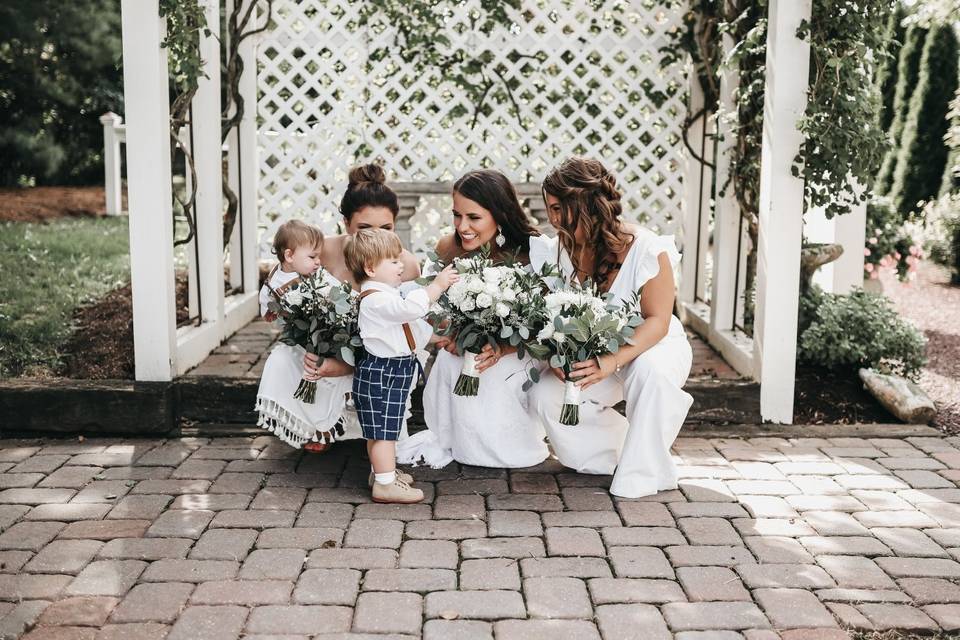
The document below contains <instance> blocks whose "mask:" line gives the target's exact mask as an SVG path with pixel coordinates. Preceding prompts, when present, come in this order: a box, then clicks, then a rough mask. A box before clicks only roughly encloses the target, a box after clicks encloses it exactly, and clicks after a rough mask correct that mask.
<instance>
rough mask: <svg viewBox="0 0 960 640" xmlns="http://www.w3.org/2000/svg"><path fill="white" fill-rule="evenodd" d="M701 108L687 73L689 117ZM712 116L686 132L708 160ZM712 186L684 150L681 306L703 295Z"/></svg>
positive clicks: (699, 93)
mask: <svg viewBox="0 0 960 640" xmlns="http://www.w3.org/2000/svg"><path fill="white" fill-rule="evenodd" d="M702 108H703V90H702V89H701V87H700V82H699V80H698V79H697V77H696V74H695V73H693V72H691V73H690V105H689V107H688V110H689V112H690V113H696V112H698V111H700V110H701V109H702ZM711 117H712V114H710V113H706V114H704V115H702V116H701V117H699V118H697V119H696V120H695V121H694V122H693V123H692V124H691V125H690V129H689V131H688V132H687V135H688V137H689V139H690V144H691V146H693V147H694V149H696V150H697V153H698V154H699V155H700V156H701V157H703V158H705V159H707V160H709V159H710V158H711V157H712V156H713V144H714V143H713V139H711V138H710V137H709V133H710V131H709V127H710V125H709V123H710V122H711ZM712 183H713V169H711V168H710V167H709V166H707V165H706V164H704V163H702V162H700V161H699V160H697V159H696V158H695V157H693V154H691V153H690V152H689V150H686V166H685V168H684V176H683V187H684V199H683V224H682V226H681V241H682V245H683V264H682V265H681V278H680V288H679V297H680V301H681V302H685V303H687V304H693V303H694V302H695V301H696V300H697V298H703V297H704V293H705V287H704V282H705V280H706V278H705V277H704V275H705V274H704V271H705V269H706V264H705V263H706V255H707V249H708V245H709V243H710V238H709V222H710V214H711V209H710V207H711V205H710V200H711V193H710V192H711V185H712Z"/></svg>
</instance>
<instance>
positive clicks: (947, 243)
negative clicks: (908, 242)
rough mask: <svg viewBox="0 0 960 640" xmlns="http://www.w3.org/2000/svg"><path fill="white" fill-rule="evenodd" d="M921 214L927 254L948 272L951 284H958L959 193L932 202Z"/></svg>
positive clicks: (959, 261) (959, 250) (959, 247)
mask: <svg viewBox="0 0 960 640" xmlns="http://www.w3.org/2000/svg"><path fill="white" fill-rule="evenodd" d="M923 213H924V220H925V221H926V229H925V230H924V232H925V236H926V238H925V239H926V242H925V248H926V250H927V254H928V255H929V256H930V258H931V259H932V260H933V261H934V262H936V263H937V264H940V265H943V266H944V267H946V268H947V269H949V270H950V281H951V282H953V283H954V284H960V192H957V193H953V194H950V195H946V196H942V197H941V198H940V199H939V200H934V201H933V202H931V203H929V204H928V205H927V206H926V208H924V210H923Z"/></svg>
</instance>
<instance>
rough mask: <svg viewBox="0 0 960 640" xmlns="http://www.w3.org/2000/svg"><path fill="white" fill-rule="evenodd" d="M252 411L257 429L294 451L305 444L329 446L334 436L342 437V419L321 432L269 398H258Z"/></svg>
mask: <svg viewBox="0 0 960 640" xmlns="http://www.w3.org/2000/svg"><path fill="white" fill-rule="evenodd" d="M254 411H256V412H257V413H258V414H259V418H258V419H257V426H258V427H261V428H263V429H266V430H267V431H269V432H270V433H272V434H273V435H275V436H277V437H278V438H280V439H281V440H283V441H284V442H286V443H287V444H289V445H290V446H291V447H293V448H294V449H299V448H300V447H302V446H303V445H304V444H306V443H307V442H323V443H324V444H330V443H332V442H334V440H336V436H342V435H343V420H342V419H341V420H337V423H336V424H335V425H333V426H332V427H330V428H329V429H327V430H321V429H318V428H316V427H314V426H312V425H311V424H310V423H308V422H306V421H305V420H302V419H301V418H299V417H298V416H296V415H294V414H292V413H290V412H289V411H287V410H286V409H284V408H283V406H281V405H280V404H279V403H277V402H275V401H273V400H271V399H269V398H263V397H259V396H258V397H257V404H256V406H255V407H254Z"/></svg>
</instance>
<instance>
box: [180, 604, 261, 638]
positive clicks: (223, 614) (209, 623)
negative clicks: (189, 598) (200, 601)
mask: <svg viewBox="0 0 960 640" xmlns="http://www.w3.org/2000/svg"><path fill="white" fill-rule="evenodd" d="M246 618H247V608H246V607H237V606H225V607H207V606H195V607H187V608H186V609H184V610H183V613H181V614H180V617H179V618H177V622H176V624H174V625H173V628H172V629H170V634H169V635H168V636H167V637H166V640H197V639H198V638H204V639H205V640H235V639H236V638H239V637H240V632H241V631H242V630H243V623H244V620H246Z"/></svg>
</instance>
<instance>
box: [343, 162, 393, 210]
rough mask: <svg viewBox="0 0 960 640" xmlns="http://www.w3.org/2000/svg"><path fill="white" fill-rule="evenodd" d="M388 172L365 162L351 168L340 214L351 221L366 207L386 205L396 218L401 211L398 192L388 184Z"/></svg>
mask: <svg viewBox="0 0 960 640" xmlns="http://www.w3.org/2000/svg"><path fill="white" fill-rule="evenodd" d="M386 182H387V174H386V173H385V172H384V171H383V167H381V166H380V165H377V164H364V165H360V166H357V167H353V168H352V169H350V174H349V177H348V184H347V190H346V191H345V192H344V194H343V198H342V199H341V200H340V214H341V215H342V216H343V217H344V218H346V219H347V222H350V218H352V217H353V214H355V213H356V212H357V211H359V210H360V209H363V208H364V207H385V208H387V209H389V210H390V212H391V213H393V217H394V219H396V217H397V214H398V213H400V204H399V203H398V202H397V194H396V193H394V192H393V189H391V188H390V187H388V186H387V184H386Z"/></svg>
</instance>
